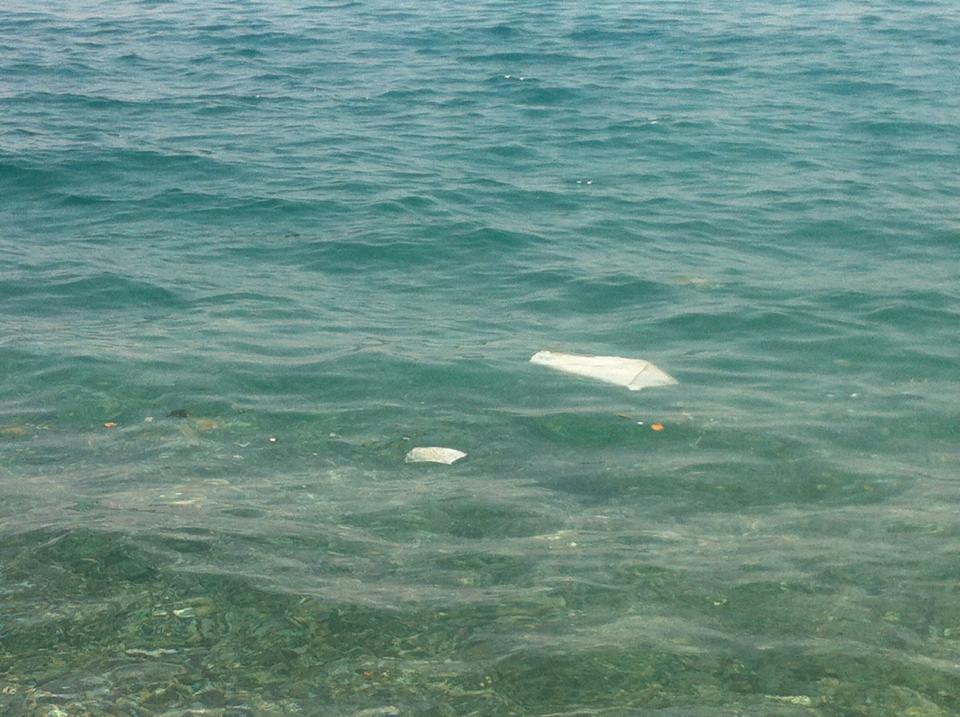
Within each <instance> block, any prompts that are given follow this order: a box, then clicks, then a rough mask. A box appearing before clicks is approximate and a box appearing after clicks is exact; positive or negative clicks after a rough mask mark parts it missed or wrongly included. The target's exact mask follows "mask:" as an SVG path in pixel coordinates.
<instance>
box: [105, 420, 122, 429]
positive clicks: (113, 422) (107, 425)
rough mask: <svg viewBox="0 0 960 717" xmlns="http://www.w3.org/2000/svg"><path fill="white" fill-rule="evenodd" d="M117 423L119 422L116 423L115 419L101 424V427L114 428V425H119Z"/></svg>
mask: <svg viewBox="0 0 960 717" xmlns="http://www.w3.org/2000/svg"><path fill="white" fill-rule="evenodd" d="M119 425H120V424H119V423H117V422H116V421H107V422H106V423H104V424H103V427H104V428H116V427H117V426H119Z"/></svg>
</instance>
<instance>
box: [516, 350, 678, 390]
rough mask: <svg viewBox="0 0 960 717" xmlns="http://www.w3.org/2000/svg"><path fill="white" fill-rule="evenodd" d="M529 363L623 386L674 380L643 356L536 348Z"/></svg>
mask: <svg viewBox="0 0 960 717" xmlns="http://www.w3.org/2000/svg"><path fill="white" fill-rule="evenodd" d="M530 363H533V364H537V365H538V366H546V367H547V368H552V369H553V370H554V371H562V372H563V373H572V374H575V375H577V376H586V377H587V378H595V379H597V380H598V381H606V382H607V383H614V384H616V385H618V386H626V387H627V388H628V389H630V390H631V391H639V390H640V389H641V388H647V387H649V386H670V385H672V384H675V383H676V382H677V380H676V379H675V378H674V377H673V376H671V375H670V374H668V373H666V372H665V371H662V370H660V369H659V368H657V367H656V366H654V365H653V364H652V363H650V362H649V361H644V360H643V359H630V358H621V357H620V356H578V355H577V354H564V353H556V352H553V351H538V352H537V353H535V354H534V355H533V356H531V357H530Z"/></svg>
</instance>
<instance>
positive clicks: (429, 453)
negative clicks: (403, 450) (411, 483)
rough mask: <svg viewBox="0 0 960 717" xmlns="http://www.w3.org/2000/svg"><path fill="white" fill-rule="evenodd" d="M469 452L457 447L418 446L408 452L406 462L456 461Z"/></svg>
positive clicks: (447, 462)
mask: <svg viewBox="0 0 960 717" xmlns="http://www.w3.org/2000/svg"><path fill="white" fill-rule="evenodd" d="M466 457H467V454H466V453H464V452H463V451H458V450H457V449H456V448H439V447H437V446H426V447H424V446H418V447H417V448H413V449H411V450H410V452H409V453H407V456H406V458H404V459H403V462H404V463H446V464H447V465H450V464H451V463H456V462H457V461H459V460H460V459H461V458H466Z"/></svg>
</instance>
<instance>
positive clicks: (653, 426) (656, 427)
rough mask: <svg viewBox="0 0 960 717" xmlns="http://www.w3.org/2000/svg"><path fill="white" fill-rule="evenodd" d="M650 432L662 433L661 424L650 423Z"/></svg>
mask: <svg viewBox="0 0 960 717" xmlns="http://www.w3.org/2000/svg"><path fill="white" fill-rule="evenodd" d="M650 430H651V431H657V432H659V431H662V430H663V424H662V423H651V424H650Z"/></svg>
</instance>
